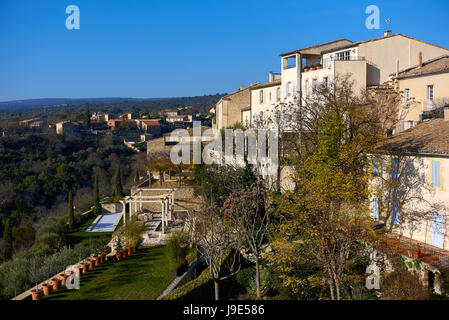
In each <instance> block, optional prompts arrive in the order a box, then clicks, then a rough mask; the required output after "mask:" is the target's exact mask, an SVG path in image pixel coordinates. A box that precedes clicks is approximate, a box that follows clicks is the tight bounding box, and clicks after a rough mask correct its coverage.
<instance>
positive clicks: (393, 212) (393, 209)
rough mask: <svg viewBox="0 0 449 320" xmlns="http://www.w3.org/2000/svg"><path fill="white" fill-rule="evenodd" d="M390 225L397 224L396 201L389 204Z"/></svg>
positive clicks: (397, 208)
mask: <svg viewBox="0 0 449 320" xmlns="http://www.w3.org/2000/svg"><path fill="white" fill-rule="evenodd" d="M391 223H392V224H399V203H398V202H397V201H393V202H392V203H391Z"/></svg>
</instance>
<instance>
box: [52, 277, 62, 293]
mask: <svg viewBox="0 0 449 320" xmlns="http://www.w3.org/2000/svg"><path fill="white" fill-rule="evenodd" d="M51 284H52V286H53V291H56V290H59V289H60V288H61V279H59V278H53V279H51Z"/></svg>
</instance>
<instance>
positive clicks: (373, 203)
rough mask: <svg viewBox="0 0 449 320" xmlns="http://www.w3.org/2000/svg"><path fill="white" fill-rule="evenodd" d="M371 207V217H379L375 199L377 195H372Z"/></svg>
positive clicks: (377, 201)
mask: <svg viewBox="0 0 449 320" xmlns="http://www.w3.org/2000/svg"><path fill="white" fill-rule="evenodd" d="M371 209H372V216H373V219H374V220H377V219H379V200H378V199H377V197H373V200H372V201H371Z"/></svg>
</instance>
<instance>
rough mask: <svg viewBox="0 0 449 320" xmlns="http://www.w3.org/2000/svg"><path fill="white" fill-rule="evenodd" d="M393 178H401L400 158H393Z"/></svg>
mask: <svg viewBox="0 0 449 320" xmlns="http://www.w3.org/2000/svg"><path fill="white" fill-rule="evenodd" d="M392 164H393V174H392V176H393V180H398V179H399V158H393V163H392Z"/></svg>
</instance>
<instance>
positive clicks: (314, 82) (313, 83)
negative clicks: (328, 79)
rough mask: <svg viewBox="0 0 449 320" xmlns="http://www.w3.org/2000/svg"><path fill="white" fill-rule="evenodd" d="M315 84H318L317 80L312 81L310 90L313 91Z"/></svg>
mask: <svg viewBox="0 0 449 320" xmlns="http://www.w3.org/2000/svg"><path fill="white" fill-rule="evenodd" d="M317 84H318V79H312V89H315V87H316V85H317Z"/></svg>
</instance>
